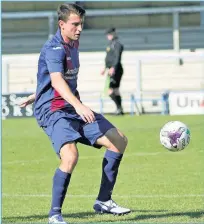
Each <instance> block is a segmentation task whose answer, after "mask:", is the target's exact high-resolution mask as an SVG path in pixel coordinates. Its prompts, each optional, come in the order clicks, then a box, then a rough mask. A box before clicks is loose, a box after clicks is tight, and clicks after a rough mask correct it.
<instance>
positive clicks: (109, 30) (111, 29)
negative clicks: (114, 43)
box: [105, 27, 116, 34]
mask: <svg viewBox="0 0 204 224" xmlns="http://www.w3.org/2000/svg"><path fill="white" fill-rule="evenodd" d="M115 31H116V29H115V27H110V28H108V29H107V30H106V32H105V34H112V33H115Z"/></svg>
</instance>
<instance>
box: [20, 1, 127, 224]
mask: <svg viewBox="0 0 204 224" xmlns="http://www.w3.org/2000/svg"><path fill="white" fill-rule="evenodd" d="M84 16H85V10H84V9H82V8H81V7H80V6H78V5H76V4H71V3H70V4H62V5H60V6H59V8H58V26H59V27H58V30H57V33H56V34H55V36H54V37H53V38H52V39H51V40H48V41H47V42H46V43H45V45H44V46H43V48H42V50H41V53H40V56H39V61H38V73H37V90H36V93H35V94H33V95H31V96H29V97H28V99H27V100H25V101H24V102H23V103H22V104H21V106H22V107H24V106H26V105H28V104H30V103H32V102H34V101H35V102H34V115H35V117H36V119H37V122H38V124H39V126H40V127H42V128H43V130H44V131H45V133H46V134H47V135H48V136H49V138H50V140H51V142H52V145H53V147H54V150H55V152H56V154H57V155H58V156H59V159H60V165H59V168H57V169H56V172H55V174H54V177H53V187H52V203H51V208H50V211H49V223H50V224H51V223H53V224H54V223H59V224H66V222H65V221H64V220H63V217H62V214H61V209H62V205H63V201H64V198H65V195H66V192H67V189H68V186H69V183H70V179H71V175H72V172H73V170H74V168H75V166H76V164H77V160H78V149H77V143H82V144H86V145H90V146H93V147H96V148H101V147H102V146H104V147H106V149H107V150H106V152H105V155H104V158H103V162H102V177H101V185H100V190H99V193H98V196H97V198H96V201H95V203H94V205H93V208H94V210H95V211H96V212H97V213H111V214H118V215H120V214H126V213H129V212H130V209H128V208H123V207H121V206H119V205H117V204H116V203H115V202H114V201H113V200H112V197H111V195H112V190H113V188H114V185H115V182H116V178H117V174H118V169H119V165H120V162H121V160H122V157H123V153H124V151H125V148H126V146H127V138H126V137H125V135H124V134H122V133H121V131H119V130H118V129H117V128H115V127H114V126H113V125H112V124H111V123H110V122H109V121H108V120H106V119H105V118H104V117H103V116H102V115H100V114H98V113H95V112H93V111H92V110H91V109H90V108H89V107H87V106H85V105H84V104H83V103H82V102H81V100H80V96H79V92H78V91H77V78H78V71H79V53H78V46H79V37H80V34H81V32H82V29H83V23H84Z"/></svg>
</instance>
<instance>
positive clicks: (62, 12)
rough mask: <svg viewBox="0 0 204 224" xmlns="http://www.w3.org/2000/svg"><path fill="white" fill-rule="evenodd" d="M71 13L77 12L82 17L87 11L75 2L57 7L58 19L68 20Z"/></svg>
mask: <svg viewBox="0 0 204 224" xmlns="http://www.w3.org/2000/svg"><path fill="white" fill-rule="evenodd" d="M71 13H74V14H77V15H79V16H80V17H83V16H84V15H85V13H86V11H85V10H84V9H83V8H82V7H80V6H79V5H77V4H74V3H64V4H61V5H59V7H58V9H57V14H58V21H59V20H62V21H64V22H67V20H68V19H69V16H70V14H71Z"/></svg>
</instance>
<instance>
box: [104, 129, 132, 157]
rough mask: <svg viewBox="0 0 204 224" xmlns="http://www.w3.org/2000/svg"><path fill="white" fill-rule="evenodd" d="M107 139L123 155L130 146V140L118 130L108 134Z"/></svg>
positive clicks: (110, 131) (112, 130) (111, 130)
mask: <svg viewBox="0 0 204 224" xmlns="http://www.w3.org/2000/svg"><path fill="white" fill-rule="evenodd" d="M106 137H107V138H108V139H109V141H110V142H111V143H112V144H113V145H114V146H115V147H116V149H117V150H118V151H119V152H121V153H123V152H124V151H125V149H126V147H127V144H128V139H127V137H126V136H125V135H124V134H123V133H122V132H120V131H119V130H117V129H116V128H113V129H110V130H109V131H108V132H107V133H106Z"/></svg>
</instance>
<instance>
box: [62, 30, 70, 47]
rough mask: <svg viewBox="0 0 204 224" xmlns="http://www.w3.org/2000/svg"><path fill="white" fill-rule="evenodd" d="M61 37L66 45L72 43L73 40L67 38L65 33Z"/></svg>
mask: <svg viewBox="0 0 204 224" xmlns="http://www.w3.org/2000/svg"><path fill="white" fill-rule="evenodd" d="M61 36H62V39H63V40H64V42H65V43H67V44H68V43H70V42H71V41H72V40H71V39H69V38H68V37H67V36H65V35H64V34H63V32H62V31H61Z"/></svg>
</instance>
